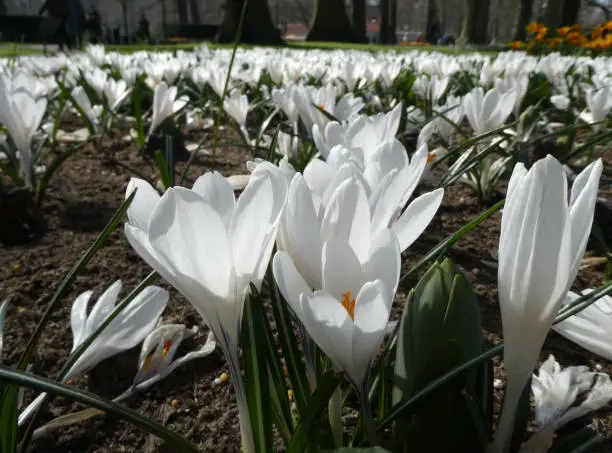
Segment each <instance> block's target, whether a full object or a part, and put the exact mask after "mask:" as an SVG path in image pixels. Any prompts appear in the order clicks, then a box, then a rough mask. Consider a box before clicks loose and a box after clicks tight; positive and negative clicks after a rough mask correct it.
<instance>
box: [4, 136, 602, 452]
mask: <svg viewBox="0 0 612 453" xmlns="http://www.w3.org/2000/svg"><path fill="white" fill-rule="evenodd" d="M126 131H127V129H125V130H123V131H122V130H115V131H113V134H112V137H114V138H111V139H108V141H107V142H105V143H104V146H105V147H112V148H114V149H116V152H115V157H116V159H117V161H119V162H120V163H122V164H124V165H129V166H130V167H133V168H134V169H136V170H139V171H143V172H145V173H147V174H152V173H153V172H154V167H153V164H146V163H144V161H143V160H142V158H141V157H140V156H139V155H138V153H137V149H136V148H135V146H134V145H124V144H122V143H121V142H120V140H119V137H121V136H122V135H124V133H125V132H126ZM224 135H225V137H222V138H221V140H220V142H226V141H229V140H230V139H231V138H232V137H231V136H230V135H229V134H228V132H227V131H226V132H224ZM225 138H227V139H228V140H224V139H225ZM251 158H252V156H251V155H250V153H249V152H247V151H245V150H244V149H241V148H220V149H219V150H218V153H217V158H216V165H215V168H216V169H217V170H219V171H220V172H221V173H223V174H224V175H226V176H229V175H232V174H244V173H246V164H245V163H246V161H247V160H250V159H251ZM183 165H184V164H182V163H178V164H177V167H178V170H179V171H181V170H182V168H183V167H182V166H183ZM605 165H606V167H607V168H611V165H612V155H607V156H605ZM210 169H211V160H210V158H208V157H206V156H201V157H198V158H197V159H196V160H195V162H194V164H193V165H192V167H191V168H190V170H189V173H188V183H187V186H190V185H191V183H192V182H193V180H194V179H195V178H196V177H197V176H199V175H200V174H202V173H203V172H205V171H208V170H210ZM129 178H130V174H129V173H128V172H127V171H126V170H125V169H123V168H121V167H120V166H118V165H116V164H115V163H113V162H111V161H105V160H104V159H101V158H100V156H99V154H97V152H96V151H95V150H94V149H93V148H90V147H88V148H87V149H85V150H84V151H83V152H81V153H77V154H76V155H75V156H74V157H73V158H71V159H70V160H68V161H67V163H66V164H65V165H64V166H63V167H62V169H61V170H60V172H59V173H58V175H57V177H56V179H55V182H54V184H53V185H52V187H51V188H50V191H49V196H48V198H47V199H46V201H45V203H44V205H43V210H44V211H45V215H46V217H47V220H48V221H49V227H50V230H49V232H48V233H47V234H46V235H45V236H44V237H43V239H42V240H41V241H40V242H39V243H35V244H31V245H28V246H15V247H10V248H8V247H7V248H4V249H3V253H2V256H1V258H0V260H2V261H1V266H0V269H1V270H0V281H2V282H3V286H4V288H3V289H4V291H3V294H4V295H5V296H7V297H10V298H11V299H12V308H11V310H10V312H9V316H7V325H6V335H5V346H4V350H5V354H6V360H7V362H8V363H9V364H11V363H13V362H15V361H16V360H18V358H19V355H20V353H21V352H22V348H23V346H24V344H25V342H26V341H27V338H28V337H29V335H31V332H32V329H33V328H34V326H35V324H36V322H37V320H38V319H39V317H40V315H41V312H42V311H43V310H44V308H45V305H46V302H47V301H48V300H49V298H50V297H51V295H52V293H53V291H54V290H55V288H56V286H57V284H58V282H59V281H60V280H61V279H62V277H63V276H64V275H65V274H66V273H67V272H68V270H69V269H70V268H71V267H72V265H73V264H74V260H75V257H77V256H80V255H81V254H82V253H83V252H84V251H85V250H86V249H87V248H88V247H89V246H90V245H91V243H92V242H93V241H94V240H95V238H96V236H97V235H98V234H99V232H100V231H101V230H102V229H103V228H104V224H105V222H106V221H107V220H108V219H109V218H110V217H111V216H112V214H113V212H114V211H115V209H116V208H117V207H118V206H119V205H120V204H121V202H122V201H123V188H124V187H125V186H126V185H127V183H128V181H129ZM62 179H64V180H69V181H71V182H72V185H73V186H74V189H75V191H76V193H77V194H78V200H79V201H78V203H75V202H74V201H72V202H71V201H67V200H65V199H63V198H62V191H61V190H60V184H61V181H62ZM600 187H601V188H600V194H601V195H602V197H607V198H608V199H610V198H612V178H610V176H606V175H604V176H603V177H602V181H601V185H600ZM419 189H420V190H421V191H425V190H428V188H427V184H426V183H422V184H421V186H420V188H419ZM500 190H501V192H500V193H497V196H496V199H501V198H502V197H503V195H504V192H505V184H501V185H500ZM483 209H484V207H483V206H482V205H481V204H479V203H478V201H477V200H476V199H475V198H474V197H473V196H472V195H471V192H470V191H469V190H468V189H467V188H465V187H464V186H459V185H453V186H451V187H449V188H447V190H446V193H445V196H444V203H443V206H442V207H441V208H440V211H439V212H438V215H436V217H435V218H434V221H433V222H432V224H431V225H430V227H429V228H428V229H427V230H426V232H425V234H424V235H423V236H422V237H421V238H420V239H419V240H418V241H417V243H416V244H415V245H414V246H412V247H411V248H410V250H409V251H408V253H407V260H406V262H405V264H404V271H405V270H407V269H408V268H410V267H411V266H412V265H414V264H415V263H416V262H417V261H418V260H419V259H420V258H421V257H422V255H421V254H424V253H426V252H427V251H428V250H429V249H430V248H431V247H432V246H433V245H435V244H436V243H438V242H439V241H440V240H442V239H443V238H445V237H447V236H448V235H449V234H450V233H452V232H454V231H456V230H457V229H458V228H460V227H461V226H463V225H464V224H465V223H466V222H468V221H469V220H471V219H473V218H474V217H476V216H477V215H478V214H479V213H480V212H482V210H483ZM598 210H599V212H598V215H601V214H602V213H603V211H601V210H600V207H598ZM604 214H605V213H604ZM607 214H608V215H609V216H610V215H611V213H610V212H608V213H607ZM500 218H501V215H500V214H499V213H497V214H495V215H493V216H492V217H491V218H490V219H487V220H486V221H485V222H484V223H483V224H482V225H480V226H479V227H478V228H477V229H476V230H475V231H473V232H472V233H471V234H469V235H467V236H465V237H463V238H462V239H461V240H460V241H459V242H458V243H457V244H456V245H455V246H454V247H453V248H452V249H451V250H450V252H449V255H450V257H451V258H452V259H453V260H454V261H455V262H456V263H457V264H459V265H460V266H461V267H462V268H463V270H464V271H466V273H467V275H468V276H469V277H470V280H471V282H472V284H473V287H474V289H475V291H476V292H477V294H478V296H479V302H480V308H481V315H482V318H483V323H484V328H485V331H486V334H487V338H488V344H487V348H488V347H490V346H492V345H494V344H497V343H498V342H499V341H500V334H501V319H500V316H499V307H498V301H497V291H496V288H497V277H496V276H497V270H496V269H494V268H491V267H488V266H487V265H486V264H483V262H482V261H483V260H489V259H490V252H493V251H494V250H495V249H496V248H497V243H498V239H499V222H500ZM607 218H608V222H600V223H602V224H603V225H612V220H611V219H612V217H607ZM609 235H610V233H608V237H609ZM587 256H589V252H587ZM149 272H150V268H149V267H148V266H147V265H146V264H145V263H144V262H143V261H142V260H141V259H140V258H139V257H138V256H137V255H136V254H135V253H134V252H133V251H132V249H131V247H130V246H129V245H128V243H127V241H126V239H125V236H124V234H123V232H122V229H121V228H120V229H118V230H116V231H115V232H114V233H112V235H111V238H110V240H109V242H108V244H107V246H106V247H104V248H103V249H102V250H101V251H100V252H99V253H98V254H97V255H96V257H95V258H94V259H93V261H92V262H91V264H90V265H89V266H88V268H87V272H85V273H83V274H81V275H80V276H79V277H78V278H77V280H76V282H75V285H74V286H73V289H72V291H71V292H70V294H69V295H68V296H67V297H66V298H65V299H64V304H63V305H62V308H61V309H60V310H57V311H56V312H55V313H54V315H53V321H52V324H51V325H50V328H49V329H48V330H47V331H46V332H45V334H44V336H43V339H42V342H41V348H40V349H39V350H38V351H37V357H36V361H35V363H36V365H35V369H33V370H32V371H33V372H34V373H37V374H43V375H48V376H53V375H54V373H56V372H57V371H58V370H59V366H60V365H61V363H62V360H63V358H64V357H65V354H66V350H69V349H70V345H71V342H72V336H71V333H70V328H69V311H70V303H71V301H72V300H74V298H75V297H76V296H77V295H78V294H79V293H80V292H81V291H83V290H84V289H93V290H94V291H95V293H96V295H98V294H100V293H101V292H102V291H103V289H104V288H105V287H106V286H107V285H108V283H109V282H112V281H113V280H115V279H118V278H121V279H122V280H123V281H124V284H125V287H126V288H131V287H133V286H135V285H136V284H137V283H138V282H139V281H141V280H142V279H143V278H145V277H146V275H147V274H148V273H149ZM417 280H418V277H417V276H414V278H413V279H412V280H410V281H408V282H405V283H404V284H403V286H401V287H400V290H399V295H398V299H399V300H398V302H399V303H397V304H395V305H394V315H393V316H392V317H393V318H394V319H397V317H398V316H399V313H400V312H401V308H402V306H403V296H402V295H403V294H405V293H406V292H407V290H408V289H409V288H411V287H412V286H413V285H414V284H415V283H416V281H417ZM602 281H603V265H598V266H594V267H590V268H588V269H584V270H582V271H581V272H580V273H579V275H578V279H577V280H576V283H575V285H574V289H578V290H580V289H584V288H587V287H596V286H598V285H600V284H601V283H602ZM161 285H162V286H164V287H165V288H167V289H168V290H170V292H171V303H170V304H169V309H168V311H167V312H166V314H165V315H164V319H165V321H166V322H181V323H185V324H187V325H188V326H191V325H198V324H199V315H197V313H196V312H195V310H194V309H193V308H192V307H191V305H190V304H189V303H188V302H187V301H185V300H184V299H183V298H182V296H180V295H179V294H178V293H177V292H176V291H175V290H173V289H172V288H171V287H170V286H169V285H166V284H164V283H162V284H161ZM200 338H203V336H200ZM192 346H193V343H191V344H190V343H189V340H188V341H187V342H186V344H185V345H184V346H183V347H184V348H185V349H191V348H192ZM549 353H554V354H555V356H556V357H557V359H558V360H559V361H560V362H561V363H568V364H569V363H571V364H576V365H579V364H585V365H589V366H591V367H595V366H596V365H597V364H601V365H603V369H602V371H604V372H607V373H611V372H612V365H610V364H605V362H604V361H602V360H601V359H599V358H598V357H596V356H594V355H592V354H590V353H588V352H586V351H584V350H583V349H581V348H579V347H577V346H575V345H573V344H572V343H570V342H568V341H567V340H565V339H563V338H562V337H560V336H559V335H557V334H555V333H551V334H550V337H549V340H548V341H547V343H546V345H545V349H544V351H543V352H542V354H541V357H546V356H547V355H548V354H549ZM137 356H138V351H137V350H133V351H130V352H129V353H125V354H122V355H120V356H117V357H115V358H111V359H109V360H107V361H105V362H103V363H101V364H99V365H98V366H97V367H96V368H95V369H94V370H93V371H92V372H91V373H89V375H87V376H84V377H81V378H79V379H77V381H76V384H84V383H87V385H88V387H89V389H90V390H92V391H93V392H95V393H99V394H101V395H103V396H108V397H113V396H115V395H117V394H119V393H121V392H122V391H123V390H125V389H126V388H127V387H129V385H130V383H131V379H132V378H133V376H134V373H135V371H136V359H137ZM223 372H227V368H226V364H225V360H224V359H223V357H222V354H221V352H220V351H219V350H217V351H216V352H215V353H213V355H212V356H210V357H208V358H207V359H204V360H197V361H195V362H192V363H191V364H189V365H187V366H186V367H184V368H179V369H178V370H177V372H175V373H174V374H173V375H172V376H171V377H169V378H168V379H166V380H163V381H162V382H160V383H158V384H156V385H155V386H153V387H152V388H151V389H149V390H147V391H146V392H143V393H141V394H138V395H137V396H136V397H134V399H133V400H130V402H129V404H130V406H131V407H133V408H135V409H137V410H139V411H142V412H144V413H146V414H147V415H149V416H151V417H153V418H155V419H156V420H160V421H163V422H164V423H165V424H166V425H167V426H168V427H170V428H171V429H173V430H176V431H177V432H180V433H181V434H184V435H185V436H186V437H187V439H188V440H189V441H191V442H193V443H194V444H195V445H197V446H199V448H200V449H201V451H219V452H232V453H233V452H236V451H239V446H240V430H239V426H238V420H237V409H236V407H235V402H234V396H233V391H232V388H231V385H227V384H225V385H221V386H218V387H214V388H211V387H210V384H211V382H212V381H213V380H214V379H215V378H216V377H218V376H219V375H220V374H221V373H223ZM496 377H497V378H499V379H503V370H502V369H501V368H500V367H499V363H497V367H496ZM76 408H79V409H83V407H82V406H79V405H76V404H73V403H71V402H68V401H66V400H61V399H55V400H54V402H53V404H52V405H51V406H50V409H49V410H48V411H47V412H46V413H45V415H44V420H45V421H49V420H51V419H52V418H53V417H54V416H57V415H61V414H64V413H66V412H67V411H68V410H69V409H76ZM351 416H352V415H351V414H350V413H347V414H346V417H348V418H350V417H351ZM595 416H596V419H597V420H598V423H599V424H600V426H599V429H600V430H601V431H602V432H603V433H604V434H605V435H606V437H608V438H610V439H612V410H611V409H609V408H608V409H607V410H603V411H600V412H599V413H597V414H595ZM577 423H578V424H584V422H581V421H579V422H577ZM569 428H571V427H568V429H569ZM611 444H612V442H607V443H604V444H602V446H601V448H600V449H599V450H597V451H599V452H602V453H604V452H612V447H611V446H610V445H611ZM279 445H280V444H277V449H278V451H281V450H280V447H279ZM31 451H33V452H37V453H47V452H49V453H54V452H60V451H61V452H64V451H73V452H109V453H110V452H117V451H143V452H166V451H169V450H168V447H166V446H164V445H161V444H160V443H159V442H158V441H157V440H156V439H155V438H153V437H152V436H151V437H147V436H146V435H145V434H143V433H142V432H141V431H139V430H137V429H136V428H134V427H132V426H129V425H127V424H125V423H123V422H115V421H113V420H110V419H108V418H97V419H95V420H94V421H87V422H83V423H77V424H75V425H73V426H72V427H70V428H64V429H61V430H59V431H57V432H55V433H53V434H51V435H49V436H45V437H42V438H41V439H39V440H38V441H36V442H35V443H34V444H33V445H32V448H31Z"/></svg>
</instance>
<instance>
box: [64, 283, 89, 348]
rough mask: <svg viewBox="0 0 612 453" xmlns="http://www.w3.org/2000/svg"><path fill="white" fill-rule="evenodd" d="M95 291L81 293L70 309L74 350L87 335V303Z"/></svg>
mask: <svg viewBox="0 0 612 453" xmlns="http://www.w3.org/2000/svg"><path fill="white" fill-rule="evenodd" d="M92 294H93V291H85V292H84V293H81V294H79V297H77V298H76V300H75V301H74V303H73V304H72V309H71V310H70V328H71V329H72V351H74V350H75V349H76V348H77V347H78V346H79V345H80V344H81V343H83V341H84V340H85V338H86V337H87V332H86V323H87V304H88V303H89V299H91V296H92Z"/></svg>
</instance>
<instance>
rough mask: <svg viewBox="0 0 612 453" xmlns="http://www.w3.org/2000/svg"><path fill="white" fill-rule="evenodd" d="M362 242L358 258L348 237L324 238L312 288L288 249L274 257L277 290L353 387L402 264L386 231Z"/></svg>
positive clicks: (375, 341) (380, 330)
mask: <svg viewBox="0 0 612 453" xmlns="http://www.w3.org/2000/svg"><path fill="white" fill-rule="evenodd" d="M347 226H348V225H347ZM354 239H355V240H357V241H360V242H361V241H362V240H366V239H369V238H368V237H367V236H363V237H355V238H354ZM361 245H362V246H363V248H364V249H367V253H366V255H365V256H362V257H361V258H360V257H359V256H358V255H357V253H356V252H355V250H354V249H353V248H352V247H351V245H350V244H349V243H347V242H344V241H341V240H337V239H330V240H328V241H326V242H324V243H323V247H322V249H320V251H319V255H318V256H317V257H318V259H319V261H320V262H321V267H322V276H321V277H322V278H321V286H320V287H319V288H317V287H315V291H313V290H312V287H310V286H309V285H308V284H307V283H306V281H305V280H304V278H303V277H302V276H301V275H300V272H299V271H298V269H297V268H296V266H295V264H294V262H293V261H292V259H291V256H290V255H289V254H287V253H285V252H282V251H279V252H277V254H276V255H275V257H274V260H273V271H274V277H275V279H276V282H277V284H278V287H279V289H280V291H281V293H282V294H283V296H284V297H285V299H286V300H287V302H288V303H289V304H290V306H291V308H292V309H293V311H294V312H295V313H296V315H297V316H298V317H299V319H300V321H301V322H302V323H303V324H304V327H305V328H306V330H307V331H308V333H309V335H310V336H311V337H312V339H313V340H314V341H315V343H317V344H318V345H319V347H320V348H321V349H322V350H323V352H325V354H327V356H328V357H329V358H330V359H331V360H332V362H333V363H334V364H335V365H336V366H337V367H338V368H340V369H341V370H342V371H344V372H345V373H346V374H347V375H348V377H349V379H350V380H351V381H352V382H353V384H354V385H355V386H356V387H357V388H358V389H359V388H360V387H361V385H362V384H363V382H364V379H365V377H366V375H367V372H368V370H369V367H370V364H371V362H372V360H373V359H374V357H375V356H376V354H377V352H378V348H379V347H380V344H381V343H382V340H383V338H384V335H385V328H386V326H387V323H388V320H389V315H390V313H391V305H392V303H393V298H394V295H395V289H396V288H397V284H398V281H399V273H400V266H401V263H400V262H401V260H400V252H399V247H398V245H397V241H396V239H395V237H394V235H393V234H392V233H391V232H390V231H388V230H386V231H384V232H382V233H381V234H380V235H378V236H377V237H376V238H375V239H374V241H373V242H371V243H368V244H365V243H362V244H361Z"/></svg>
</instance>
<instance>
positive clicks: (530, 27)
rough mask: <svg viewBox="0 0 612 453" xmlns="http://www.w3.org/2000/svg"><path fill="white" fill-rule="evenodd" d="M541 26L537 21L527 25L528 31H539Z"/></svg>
mask: <svg viewBox="0 0 612 453" xmlns="http://www.w3.org/2000/svg"><path fill="white" fill-rule="evenodd" d="M540 27H541V25H540V24H538V23H537V22H532V23H530V24H529V25H527V31H528V32H529V33H538V32H539V31H540Z"/></svg>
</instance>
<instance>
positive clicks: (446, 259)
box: [0, 46, 612, 453]
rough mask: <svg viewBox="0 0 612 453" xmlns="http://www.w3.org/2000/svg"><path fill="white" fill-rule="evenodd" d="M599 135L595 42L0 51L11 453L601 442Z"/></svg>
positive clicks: (607, 322) (0, 311)
mask: <svg viewBox="0 0 612 453" xmlns="http://www.w3.org/2000/svg"><path fill="white" fill-rule="evenodd" d="M611 124H612V59H610V58H605V57H600V58H585V57H567V56H561V55H558V54H550V55H548V56H545V57H534V56H528V55H526V54H524V53H520V52H507V53H500V54H498V55H496V56H490V55H481V54H462V55H444V54H440V53H427V52H417V51H414V52H404V53H397V52H379V53H369V52H361V51H346V50H335V51H329V50H327V51H323V50H291V49H266V48H253V49H242V48H237V49H234V50H233V51H232V50H212V49H209V48H208V47H206V46H202V47H200V48H197V49H195V50H194V51H189V52H188V51H177V52H174V53H162V52H146V51H140V52H136V53H133V54H129V55H127V54H120V53H115V52H107V51H106V50H105V49H104V48H103V47H101V46H90V47H88V48H87V49H86V51H85V52H82V53H77V54H73V55H71V56H65V55H58V56H53V57H41V56H29V57H18V58H15V59H11V60H8V59H6V60H1V61H0V125H1V126H2V128H1V129H0V142H1V145H2V152H1V154H0V175H1V177H2V179H1V180H0V182H1V186H0V215H1V217H0V244H1V245H0V247H1V248H0V251H1V254H0V256H1V259H2V266H0V269H1V271H0V272H1V274H0V282H1V286H0V452H2V453H4V452H11V453H13V452H17V451H20V452H26V451H31V452H38V453H43V452H44V453H53V452H64V451H72V452H105V453H106V452H117V451H143V452H158V451H159V452H169V451H172V452H183V451H185V452H187V451H188V452H194V451H202V452H209V451H210V452H212V451H223V452H239V451H242V452H245V453H271V452H276V451H278V452H292V453H297V452H319V451H326V452H327V451H329V452H338V453H339V452H351V451H352V452H355V453H357V452H362V453H365V452H370V453H383V452H387V453H395V452H407V451H413V452H424V451H430V452H437V453H445V452H449V453H450V452H468V451H469V452H476V453H479V452H482V453H485V452H486V453H518V452H520V453H539V452H542V453H543V452H548V451H550V452H553V453H570V452H578V451H593V452H611V451H612V449H610V445H611V444H612V412H611V410H610V406H609V402H610V400H611V399H612V381H611V380H610V376H609V373H611V372H612V297H611V296H609V295H608V293H610V292H612V285H611V284H610V280H611V279H612V249H611V247H612V229H611V228H610V227H611V225H612V166H611V163H612V129H611V127H610V125H611ZM19 389H24V391H23V390H19ZM118 420H123V421H120V422H119V421H118Z"/></svg>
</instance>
